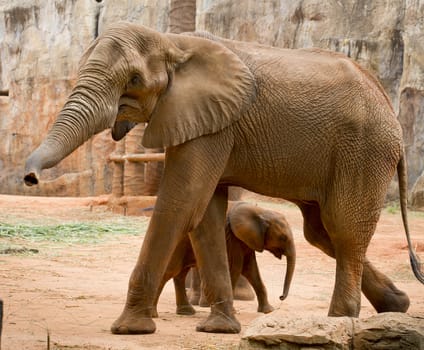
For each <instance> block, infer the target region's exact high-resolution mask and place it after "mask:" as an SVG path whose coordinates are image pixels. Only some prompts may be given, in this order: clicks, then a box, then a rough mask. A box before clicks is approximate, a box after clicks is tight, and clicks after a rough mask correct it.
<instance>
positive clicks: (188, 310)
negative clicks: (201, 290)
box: [177, 304, 196, 315]
mask: <svg viewBox="0 0 424 350" xmlns="http://www.w3.org/2000/svg"><path fill="white" fill-rule="evenodd" d="M195 313H196V310H194V308H193V306H191V305H190V304H187V305H177V314H178V315H194V314H195Z"/></svg>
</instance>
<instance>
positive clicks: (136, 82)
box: [130, 73, 143, 86]
mask: <svg viewBox="0 0 424 350" xmlns="http://www.w3.org/2000/svg"><path fill="white" fill-rule="evenodd" d="M142 83H143V79H142V78H141V76H140V74H138V73H135V74H133V75H132V77H131V79H130V86H140V85H142Z"/></svg>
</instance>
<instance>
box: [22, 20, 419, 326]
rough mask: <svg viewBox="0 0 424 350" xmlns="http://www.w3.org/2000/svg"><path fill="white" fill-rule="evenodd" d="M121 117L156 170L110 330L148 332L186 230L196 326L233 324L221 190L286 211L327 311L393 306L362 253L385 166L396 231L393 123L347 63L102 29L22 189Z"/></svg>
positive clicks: (136, 29) (399, 307)
mask: <svg viewBox="0 0 424 350" xmlns="http://www.w3.org/2000/svg"><path fill="white" fill-rule="evenodd" d="M128 122H136V123H140V122H147V123H148V125H147V127H146V130H145V133H144V136H143V141H142V142H143V145H144V146H146V147H148V148H162V147H165V148H166V167H165V171H164V174H163V178H162V182H161V186H160V190H159V193H158V198H157V202H156V206H155V209H154V212H153V216H152V218H151V221H150V224H149V227H148V230H147V233H146V237H145V239H144V242H143V245H142V248H141V251H140V255H139V258H138V261H137V263H136V266H135V268H134V270H133V273H132V275H131V278H130V282H129V288H128V294H127V301H126V304H125V307H124V310H123V312H122V314H121V316H120V317H119V318H118V319H117V320H116V321H115V322H114V324H113V325H112V332H113V333H119V334H125V333H152V332H154V331H155V328H156V327H155V323H154V322H153V320H152V310H153V303H154V301H155V298H156V294H157V290H158V287H159V284H160V282H161V280H162V278H163V275H164V272H165V269H166V267H167V265H168V263H169V260H170V258H171V256H172V252H173V251H174V249H175V247H176V246H177V244H178V242H179V241H180V240H181V239H182V238H183V237H184V236H185V235H187V234H188V233H189V232H190V239H191V242H192V245H193V250H194V253H195V255H196V260H197V263H198V267H199V271H200V275H201V279H202V283H204V285H205V289H207V290H208V291H209V292H208V294H207V295H206V297H207V299H208V302H209V303H210V304H211V313H210V314H209V316H208V318H207V319H206V320H205V321H203V322H202V323H201V324H199V325H198V327H197V330H199V331H204V332H227V333H228V332H233V333H234V332H239V331H240V323H239V322H238V321H237V319H236V317H235V315H234V313H233V296H232V290H231V280H230V274H229V270H228V261H227V258H226V248H225V235H224V226H225V215H226V209H227V186H229V185H235V186H240V187H244V188H246V189H248V190H250V191H253V192H257V193H260V194H263V195H267V196H271V197H280V198H284V199H286V200H289V201H291V202H293V203H295V204H297V205H298V206H299V208H300V210H301V211H302V214H303V218H304V235H305V237H306V239H307V240H308V241H309V242H310V243H311V244H313V245H314V246H316V247H318V248H319V249H321V250H322V251H323V252H325V253H326V254H328V255H329V256H331V257H333V258H335V259H336V280H335V286H334V291H333V296H332V299H331V304H330V308H329V312H328V314H329V315H331V316H354V317H356V316H358V315H359V310H360V305H361V289H362V292H363V293H364V294H365V296H366V297H367V298H368V299H369V300H370V302H371V303H372V305H373V306H374V307H375V308H376V310H377V311H378V312H383V311H402V312H404V311H406V310H407V308H408V306H409V298H408V297H407V295H406V294H405V293H403V292H401V291H399V290H398V289H397V288H396V287H395V286H394V285H393V283H392V281H391V280H390V279H389V278H388V277H387V276H385V275H384V274H383V273H381V272H379V271H378V270H377V269H376V268H375V267H374V266H373V265H372V264H371V263H370V262H369V261H368V259H367V257H366V250H367V247H368V244H369V242H370V240H371V237H372V235H373V233H374V231H375V228H376V224H377V221H378V219H379V216H380V212H381V208H382V207H383V204H384V198H385V194H386V191H387V188H388V185H389V183H390V181H391V179H392V177H393V175H394V173H395V171H396V170H397V173H398V176H399V190H400V198H401V200H400V202H401V209H402V216H403V219H404V224H405V230H406V231H407V229H408V225H407V222H406V190H407V186H406V165H405V159H404V151H403V143H402V132H401V127H400V125H399V122H398V121H397V119H396V116H395V113H394V111H393V108H392V106H391V104H390V101H389V98H388V97H387V95H386V93H385V92H384V90H383V88H382V87H381V85H380V84H379V83H378V81H377V80H376V79H375V78H374V77H373V76H372V75H371V74H370V73H369V72H367V71H366V70H364V69H363V68H361V67H360V66H358V65H357V64H356V63H354V62H353V61H351V60H349V59H348V58H347V57H345V56H344V55H341V54H336V53H332V52H328V51H323V50H318V49H309V50H290V49H278V48H271V47H267V46H261V45H258V44H254V43H243V42H236V41H231V40H225V39H219V38H213V37H211V36H208V38H204V37H196V36H195V35H194V36H193V35H191V36H190V35H183V34H179V35H177V34H161V33H158V32H156V31H153V30H150V29H148V28H145V27H142V26H138V25H134V24H128V23H118V24H114V25H112V26H111V27H110V28H109V29H108V30H106V31H105V32H104V33H103V34H102V35H101V36H100V37H99V38H97V39H96V40H95V41H94V42H93V43H92V45H91V46H90V47H89V48H88V50H87V51H86V53H85V54H84V56H83V58H82V60H81V67H80V70H79V75H78V80H77V82H76V85H75V87H74V89H73V91H72V93H71V95H70V96H69V98H68V100H67V102H66V103H65V105H64V107H63V109H62V111H61V112H60V113H59V115H58V117H57V120H56V121H55V123H54V124H53V126H52V128H51V130H50V131H49V132H48V134H47V136H46V138H45V139H44V141H43V142H42V143H41V145H40V146H39V147H38V148H37V149H36V150H35V151H34V152H33V153H32V154H31V155H30V156H29V158H28V160H27V162H26V168H25V182H26V184H28V185H33V184H37V183H38V181H39V180H38V179H39V175H40V172H41V170H42V169H45V168H49V167H52V166H54V165H56V164H57V163H58V162H60V161H61V160H62V159H63V158H65V157H66V156H67V155H69V154H70V153H71V152H73V151H74V150H75V149H76V148H77V147H78V146H80V145H81V144H82V143H83V142H85V141H86V140H87V139H88V138H90V137H91V136H93V135H94V134H96V133H98V132H100V131H102V130H104V129H107V128H112V136H113V137H114V139H119V138H121V137H123V136H124V135H125V132H126V130H127V129H128V127H127V126H128ZM407 233H408V231H407ZM407 237H408V243H409V247H410V257H411V262H412V266H413V271H414V273H415V275H416V276H417V277H418V278H419V279H420V280H421V281H422V282H423V283H424V277H423V273H422V272H421V271H420V268H419V263H418V260H417V258H416V256H415V254H414V252H413V250H412V248H411V244H410V242H409V235H408V236H407ZM218 276H219V277H218Z"/></svg>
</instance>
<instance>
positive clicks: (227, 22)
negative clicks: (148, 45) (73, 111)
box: [0, 0, 424, 195]
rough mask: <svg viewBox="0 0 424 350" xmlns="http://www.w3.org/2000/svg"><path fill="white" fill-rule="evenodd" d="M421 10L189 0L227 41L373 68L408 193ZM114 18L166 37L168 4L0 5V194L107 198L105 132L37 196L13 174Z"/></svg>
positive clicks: (423, 65)
mask: <svg viewBox="0 0 424 350" xmlns="http://www.w3.org/2000/svg"><path fill="white" fill-rule="evenodd" d="M423 13H424V0H377V1H370V0H368V1H367V0H362V1H357V0H355V1H354V0H344V1H336V0H319V1H318V0H255V1H252V0H198V1H197V21H196V22H197V29H198V30H207V31H210V32H211V33H213V34H215V35H219V36H223V37H227V38H232V39H238V40H246V41H257V42H260V43H264V44H270V45H275V46H280V47H290V48H299V47H312V46H315V47H321V48H328V49H331V50H335V51H341V52H344V53H346V54H347V55H348V56H350V57H352V58H354V59H355V60H357V61H358V62H359V63H361V64H362V65H363V66H365V67H367V68H369V69H370V70H371V71H373V72H374V73H375V74H376V75H377V77H378V78H379V79H380V81H381V82H382V84H383V86H384V87H385V89H386V91H387V92H388V93H389V95H390V97H391V99H392V101H393V104H394V107H395V110H396V111H397V112H398V115H399V120H400V121H401V123H402V126H403V128H404V138H405V145H406V152H407V158H408V170H409V184H410V186H411V187H412V185H413V184H414V183H415V181H416V179H417V178H418V177H419V176H420V174H421V173H422V172H423V168H424V156H423V153H424V120H423V119H424V15H423ZM120 19H124V20H129V21H133V22H138V23H142V24H144V25H147V26H150V27H153V28H155V29H157V30H160V31H165V30H166V28H167V21H168V1H166V0H160V1H148V0H145V1H141V0H140V1H128V0H127V1H116V0H103V1H101V0H97V1H95V0H73V1H71V0H62V1H60V0H56V1H54V0H47V1H28V0H27V1H22V0H19V1H18V0H9V1H5V0H0V113H1V115H2V117H1V118H0V135H1V137H2V140H3V142H2V143H1V144H0V169H1V172H0V192H2V193H26V194H60V195H95V194H100V193H105V192H109V191H110V186H111V166H110V164H108V163H107V161H106V157H107V155H108V154H109V153H110V152H112V151H113V150H114V148H115V143H114V142H113V141H111V139H110V137H109V132H107V131H106V132H104V133H102V134H100V135H98V136H96V137H95V138H94V139H93V140H91V141H89V142H87V143H86V144H85V145H83V146H82V147H81V148H80V149H79V150H78V151H76V152H75V153H74V154H72V155H71V156H69V157H68V158H67V159H66V160H65V161H63V162H62V163H61V164H60V165H59V166H57V167H55V168H54V169H51V170H48V171H45V172H44V173H43V178H44V179H48V180H50V181H51V182H47V183H46V184H44V185H43V186H41V187H39V188H38V189H28V188H25V187H24V186H23V185H22V180H21V177H22V167H23V162H24V160H25V158H26V156H27V155H28V154H29V153H30V151H31V150H32V149H34V147H35V146H36V145H37V144H38V143H39V142H40V140H41V138H42V137H43V135H44V134H45V132H46V129H47V128H48V126H49V125H50V124H51V123H52V121H53V120H54V118H55V114H56V112H57V111H58V110H59V109H60V108H61V106H62V104H63V102H64V100H65V98H66V96H67V94H68V93H69V91H70V88H71V86H72V83H73V79H74V77H75V72H76V69H77V64H78V59H79V57H80V55H81V53H82V52H83V50H84V48H85V47H86V46H87V45H88V43H89V42H90V41H91V40H92V39H93V38H94V37H95V36H96V35H97V33H99V32H101V30H102V28H103V27H104V25H106V24H107V23H111V22H114V21H116V20H120ZM7 90H8V91H9V96H8V97H5V96H1V95H2V94H3V95H4V94H5V93H2V92H5V91H7ZM64 174H66V175H64ZM59 176H60V177H59ZM58 177H59V178H58Z"/></svg>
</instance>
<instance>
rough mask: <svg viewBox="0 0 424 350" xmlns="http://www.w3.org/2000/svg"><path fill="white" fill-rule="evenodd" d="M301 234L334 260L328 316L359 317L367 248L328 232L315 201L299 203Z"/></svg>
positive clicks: (348, 237) (353, 237) (349, 238)
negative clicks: (302, 227) (334, 274)
mask: <svg viewBox="0 0 424 350" xmlns="http://www.w3.org/2000/svg"><path fill="white" fill-rule="evenodd" d="M300 208H301V210H302V214H303V217H304V235H305V238H306V240H307V241H308V242H309V243H311V244H312V245H313V246H315V247H317V248H319V249H321V250H322V251H323V252H324V253H326V254H327V255H329V256H331V257H333V258H335V259H336V262H337V265H336V283H335V288H334V292H333V297H332V300H331V306H330V310H329V312H328V314H329V316H351V317H358V315H359V310H360V304H361V288H360V287H361V277H362V259H363V257H364V256H365V250H366V247H363V248H362V249H361V248H360V245H359V244H357V243H356V241H355V236H354V235H350V236H347V235H344V236H343V237H341V236H340V237H338V239H333V241H334V242H333V241H332V240H331V238H330V235H329V233H328V231H327V230H326V228H325V227H324V224H323V222H322V219H321V210H320V208H319V206H318V204H301V205H300Z"/></svg>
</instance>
